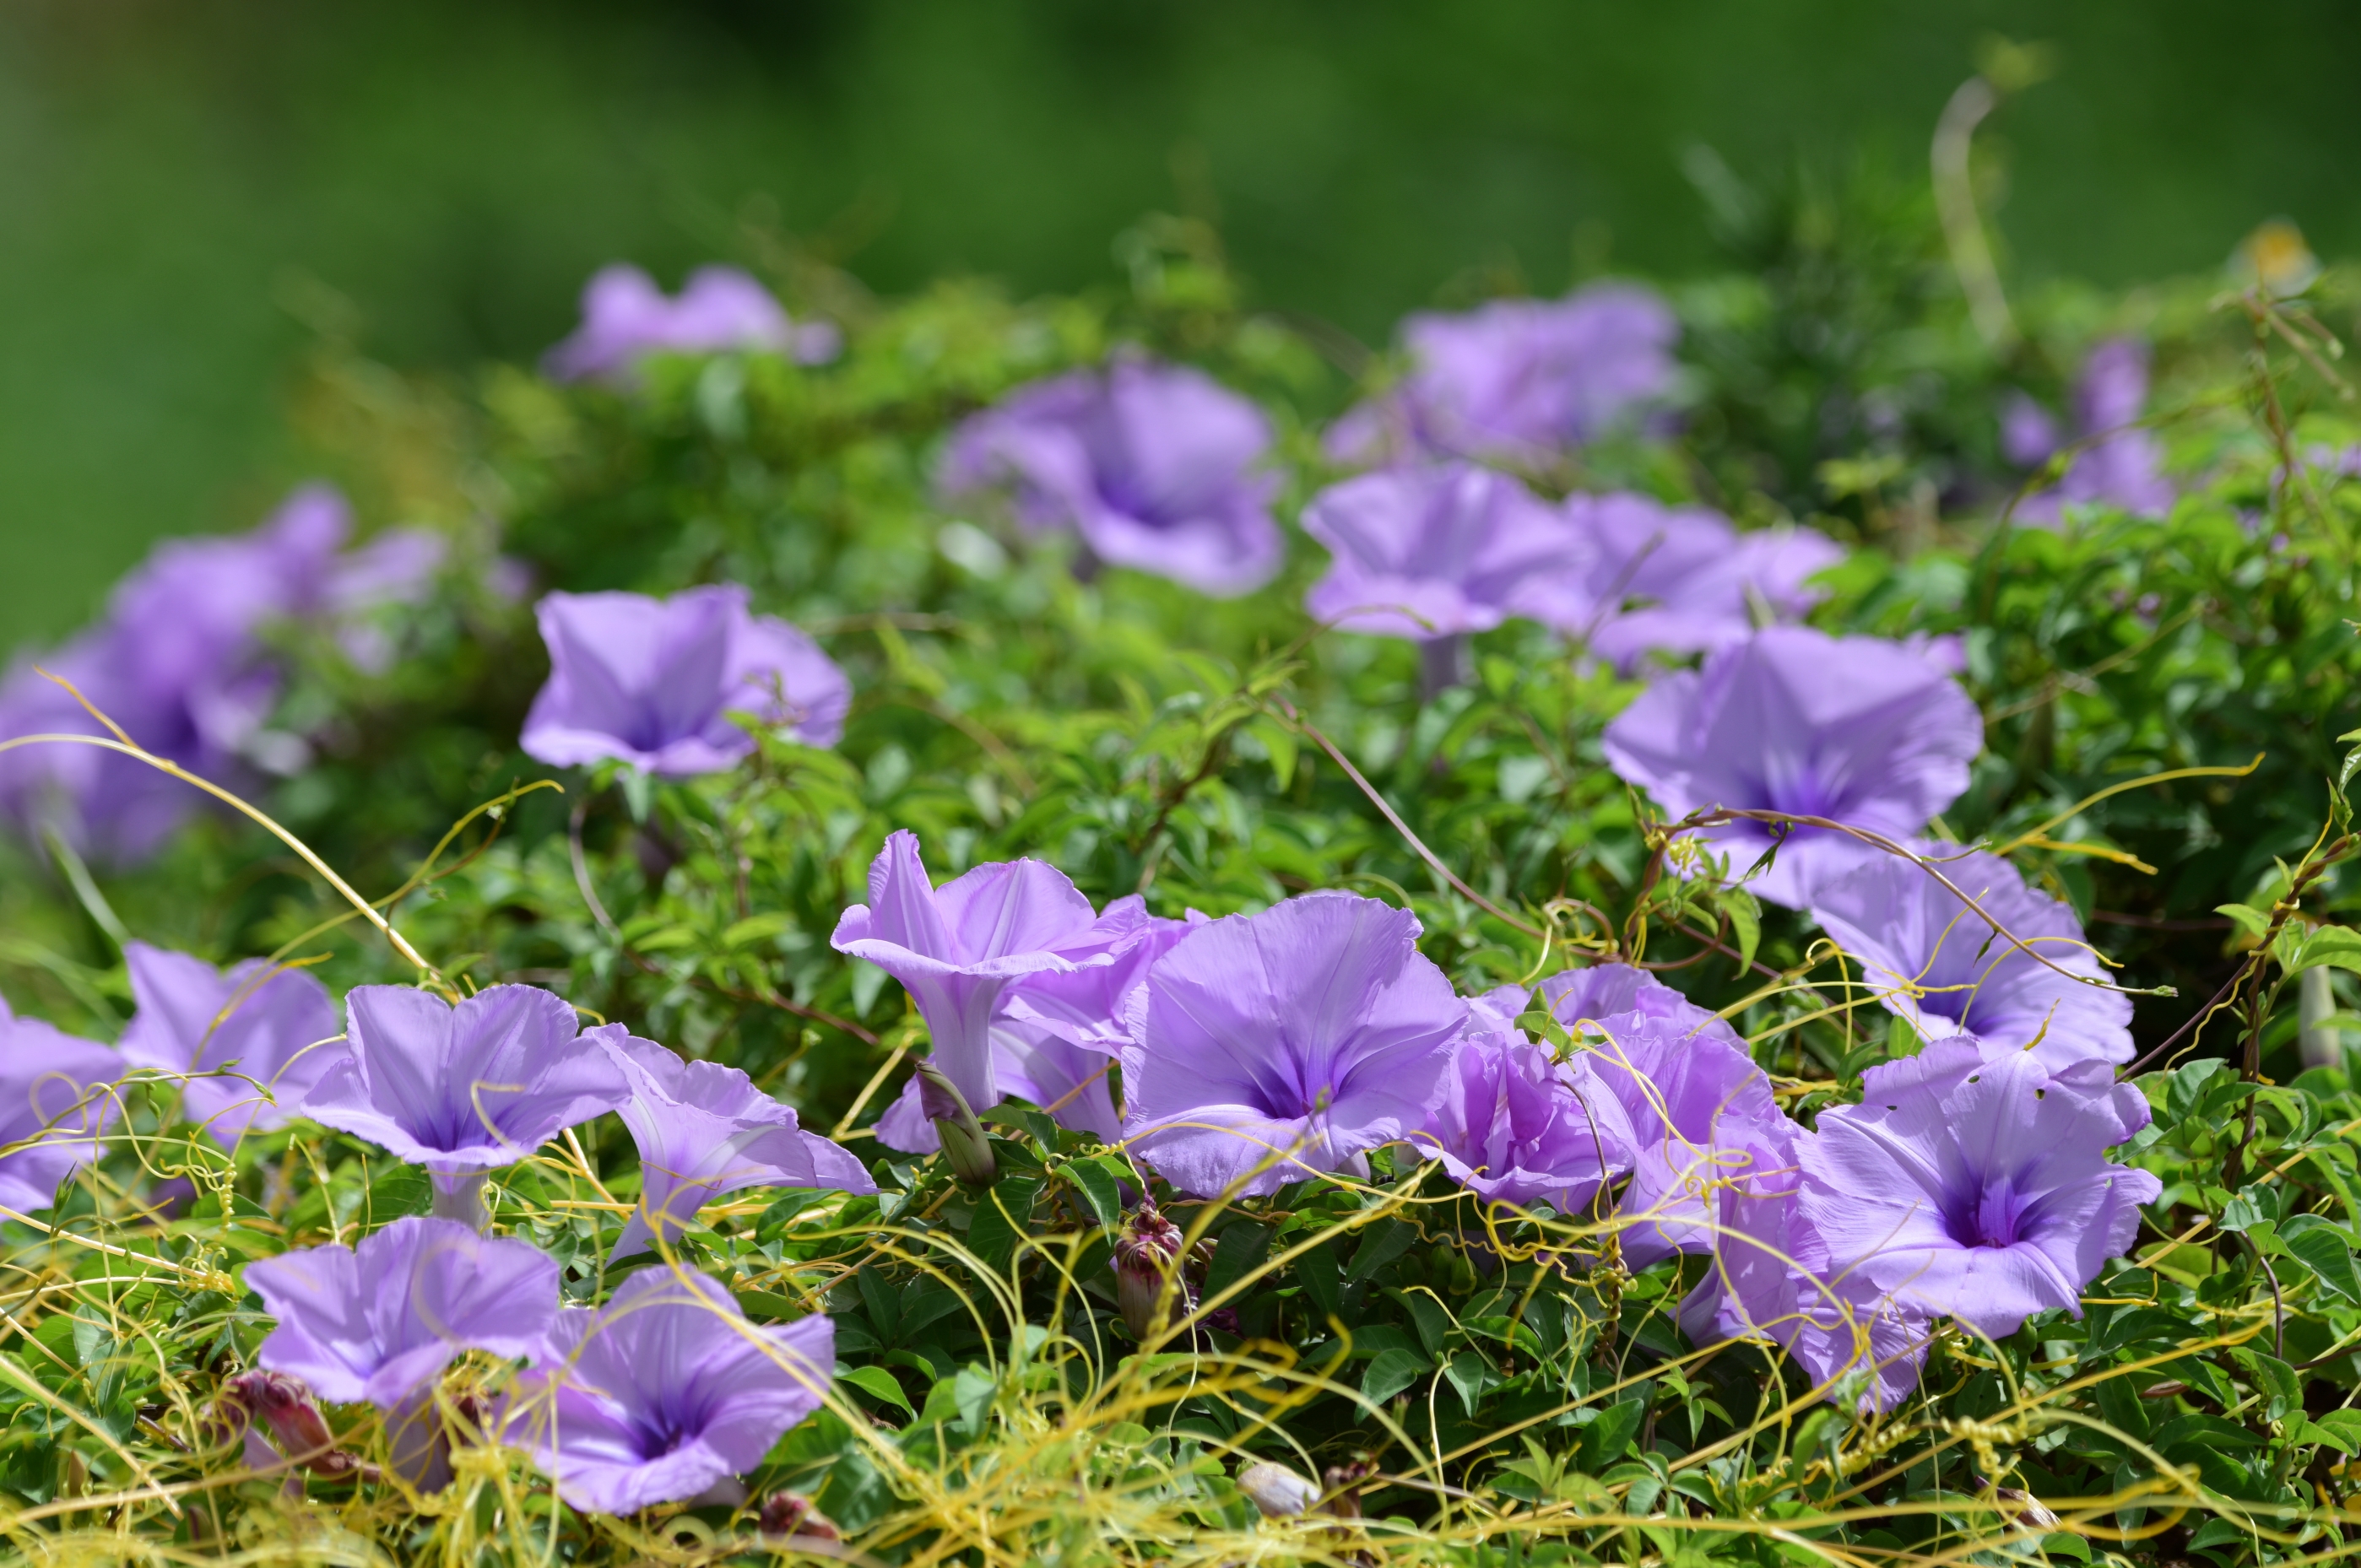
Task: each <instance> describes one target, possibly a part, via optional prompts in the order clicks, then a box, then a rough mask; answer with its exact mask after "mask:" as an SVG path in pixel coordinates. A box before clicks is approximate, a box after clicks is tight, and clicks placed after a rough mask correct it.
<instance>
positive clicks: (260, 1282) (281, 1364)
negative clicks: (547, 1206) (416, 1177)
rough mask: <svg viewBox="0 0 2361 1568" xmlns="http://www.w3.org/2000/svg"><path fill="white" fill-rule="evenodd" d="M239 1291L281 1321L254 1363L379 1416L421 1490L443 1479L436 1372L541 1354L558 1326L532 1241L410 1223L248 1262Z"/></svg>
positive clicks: (398, 1460)
mask: <svg viewBox="0 0 2361 1568" xmlns="http://www.w3.org/2000/svg"><path fill="white" fill-rule="evenodd" d="M246 1284H247V1288H248V1289H251V1290H254V1291H256V1292H257V1293H258V1294H259V1295H260V1296H261V1297H262V1301H263V1306H264V1307H265V1308H266V1309H267V1310H269V1313H270V1315H271V1316H272V1317H274V1318H276V1319H278V1320H279V1326H278V1327H277V1328H275V1329H273V1330H272V1331H271V1332H270V1334H269V1337H268V1338H266V1339H265V1340H264V1341H263V1342H262V1348H261V1349H260V1350H259V1351H258V1352H257V1353H256V1360H257V1361H258V1362H259V1363H260V1364H261V1365H264V1366H266V1367H269V1369H271V1370H272V1371H274V1372H278V1373H283V1374H288V1375H290V1376H295V1377H300V1378H302V1380H303V1381H304V1382H305V1383H308V1384H310V1385H311V1387H313V1389H314V1390H316V1391H317V1392H318V1393H319V1394H320V1396H321V1397H322V1398H327V1399H333V1400H335V1401H337V1402H339V1403H344V1404H353V1403H358V1402H360V1401H363V1400H366V1401H368V1403H370V1404H372V1405H375V1406H376V1407H377V1408H378V1409H380V1410H382V1411H384V1412H385V1413H386V1431H387V1432H388V1433H389V1435H390V1438H391V1441H392V1446H393V1459H394V1467H395V1469H396V1470H397V1471H398V1472H399V1473H400V1474H401V1475H403V1476H404V1478H406V1479H407V1480H409V1481H410V1483H411V1484H412V1486H417V1487H419V1488H420V1489H421V1490H423V1491H435V1490H439V1489H440V1488H441V1487H442V1486H444V1485H445V1484H446V1483H447V1482H448V1481H449V1479H450V1470H449V1465H448V1461H447V1455H448V1442H447V1439H446V1438H445V1433H444V1429H443V1422H442V1419H441V1414H440V1412H439V1411H438V1410H437V1409H435V1405H434V1385H435V1383H436V1381H437V1380H438V1379H440V1378H441V1376H442V1375H443V1369H444V1367H445V1366H447V1365H450V1363H451V1360H452V1358H453V1357H455V1356H456V1355H457V1354H459V1353H460V1352H462V1351H465V1350H487V1351H489V1352H491V1353H492V1354H494V1355H498V1356H501V1357H504V1358H508V1359H511V1360H513V1359H516V1358H519V1357H540V1356H544V1355H546V1354H548V1343H547V1341H548V1336H549V1333H550V1331H551V1330H552V1329H553V1328H554V1327H555V1324H556V1321H557V1260H556V1259H555V1258H553V1257H551V1256H549V1255H547V1254H545V1253H544V1252H542V1251H541V1250H540V1249H539V1248H537V1247H534V1246H533V1245H530V1244H529V1243H525V1242H521V1241H506V1240H493V1239H491V1238H489V1237H486V1236H479V1235H478V1234H476V1233H475V1232H474V1231H473V1230H471V1229H469V1228H468V1227H467V1226H466V1225H462V1224H456V1223H453V1222H451V1221H449V1220H434V1219H424V1218H421V1217H419V1216H416V1215H412V1216H411V1217H409V1218H406V1219H401V1220H396V1221H395V1222H394V1223H391V1224H390V1225H388V1226H386V1227H385V1229H383V1230H381V1231H379V1232H378V1233H377V1234H375V1235H372V1236H369V1237H368V1238H367V1239H365V1240H364V1241H362V1243H361V1244H360V1245H359V1246H358V1247H346V1246H335V1245H330V1246H316V1247H307V1248H303V1249H301V1250H298V1251H295V1252H290V1253H282V1254H281V1255H279V1256H277V1257H269V1258H264V1259H262V1260H261V1261H259V1262H258V1263H253V1264H249V1265H247V1269H246Z"/></svg>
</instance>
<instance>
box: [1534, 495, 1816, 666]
mask: <svg viewBox="0 0 2361 1568" xmlns="http://www.w3.org/2000/svg"><path fill="white" fill-rule="evenodd" d="M1565 515H1566V518H1567V520H1568V521H1570V522H1571V523H1572V524H1573V527H1574V531H1575V532H1576V535H1577V536H1578V537H1579V538H1580V539H1581V541H1582V543H1583V547H1584V559H1585V562H1586V565H1584V567H1583V569H1582V573H1581V577H1580V581H1579V587H1578V590H1577V591H1576V593H1574V594H1573V595H1571V596H1569V598H1568V600H1567V602H1566V604H1565V606H1564V607H1562V608H1560V609H1556V610H1554V612H1553V614H1552V616H1551V618H1550V619H1551V620H1552V621H1553V623H1554V624H1555V625H1556V626H1557V628H1558V629H1559V630H1562V631H1565V632H1568V633H1570V634H1572V635H1574V636H1576V637H1578V638H1580V639H1581V641H1582V642H1583V644H1584V646H1585V647H1586V648H1587V649H1588V650H1589V651H1590V652H1593V653H1595V654H1597V655H1598V657H1600V658H1602V659H1604V660H1606V661H1607V662H1608V663H1611V664H1613V665H1615V666H1616V667H1617V668H1618V669H1621V670H1625V671H1629V670H1631V669H1632V668H1634V667H1635V666H1636V665H1638V664H1639V663H1640V662H1641V661H1642V659H1643V658H1645V657H1646V656H1647V655H1649V654H1651V653H1656V654H1662V655H1665V656H1667V657H1673V658H1678V657H1681V656H1684V655H1686V654H1690V653H1710V652H1714V651H1715V650H1716V649H1719V648H1727V647H1729V646H1730V645H1731V644H1733V643H1737V642H1743V641H1746V639H1747V638H1748V636H1750V635H1751V634H1752V632H1753V630H1754V629H1755V627H1756V625H1757V624H1758V623H1759V622H1760V621H1761V620H1764V619H1775V620H1797V619H1799V618H1801V617H1802V615H1803V614H1804V612H1805V611H1806V610H1807V609H1810V608H1811V607H1812V606H1813V605H1814V604H1817V602H1818V601H1819V600H1820V598H1821V597H1822V595H1821V593H1820V591H1819V590H1818V589H1817V588H1813V587H1807V586H1806V579H1808V578H1809V577H1810V576H1812V575H1813V574H1814V573H1816V572H1819V571H1822V570H1824V569H1826V568H1827V567H1829V566H1832V565H1835V564H1836V563H1837V562H1839V561H1841V560H1843V559H1844V551H1843V550H1842V549H1841V548H1839V546H1838V545H1837V543H1836V542H1835V541H1833V540H1831V539H1829V538H1828V536H1827V535H1826V534H1823V533H1819V532H1815V531H1814V530H1812V529H1808V528H1777V529H1764V530H1760V531H1757V532H1748V533H1741V532H1738V530H1737V529H1735V528H1733V527H1731V526H1730V520H1729V519H1728V518H1726V517H1724V516H1722V515H1721V514H1720V513H1719V512H1717V511H1708V510H1705V509H1704V508H1702V507H1668V506H1665V505H1664V504H1663V503H1662V502H1660V501H1657V500H1655V499H1652V498H1650V497H1647V496H1642V495H1634V494H1631V493H1630V492H1628V491H1617V492H1615V493H1613V494H1609V495H1582V494H1576V495H1572V496H1568V497H1567V498H1566V499H1565Z"/></svg>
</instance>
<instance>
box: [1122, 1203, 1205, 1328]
mask: <svg viewBox="0 0 2361 1568" xmlns="http://www.w3.org/2000/svg"><path fill="white" fill-rule="evenodd" d="M1180 1241H1181V1235H1180V1226H1178V1225H1176V1224H1174V1223H1172V1222H1171V1221H1170V1220H1168V1219H1166V1218H1165V1217H1164V1216H1163V1214H1162V1213H1161V1212H1159V1211H1158V1209H1157V1207H1156V1205H1155V1204H1154V1203H1152V1202H1148V1201H1146V1200H1142V1201H1141V1202H1140V1205H1139V1207H1138V1208H1137V1209H1135V1210H1133V1211H1132V1212H1131V1214H1130V1216H1129V1217H1128V1218H1127V1219H1126V1220H1125V1221H1124V1225H1123V1229H1122V1231H1121V1232H1119V1233H1118V1234H1116V1236H1115V1305H1116V1307H1117V1308H1118V1309H1120V1310H1121V1311H1122V1313H1123V1322H1124V1326H1125V1327H1126V1328H1127V1329H1129V1330H1130V1331H1131V1333H1132V1337H1133V1338H1134V1339H1142V1340H1144V1339H1146V1338H1147V1337H1148V1333H1149V1332H1150V1331H1151V1330H1152V1329H1153V1328H1154V1326H1155V1321H1156V1304H1157V1303H1158V1302H1159V1300H1161V1299H1163V1297H1164V1291H1165V1288H1166V1282H1167V1281H1168V1280H1171V1279H1172V1277H1173V1265H1174V1263H1175V1262H1176V1261H1177V1260H1178V1259H1179V1258H1180ZM1172 1289H1173V1302H1174V1306H1175V1307H1176V1308H1177V1309H1179V1310H1186V1307H1187V1302H1188V1300H1189V1290H1188V1286H1187V1285H1186V1284H1185V1283H1181V1282H1176V1283H1174V1284H1173V1286H1172Z"/></svg>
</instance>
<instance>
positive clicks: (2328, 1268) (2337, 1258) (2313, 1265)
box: [2279, 1214, 2361, 1302]
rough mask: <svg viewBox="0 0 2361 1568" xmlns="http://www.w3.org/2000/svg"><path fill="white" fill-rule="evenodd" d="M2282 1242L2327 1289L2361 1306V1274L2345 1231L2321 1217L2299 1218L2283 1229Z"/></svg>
mask: <svg viewBox="0 0 2361 1568" xmlns="http://www.w3.org/2000/svg"><path fill="white" fill-rule="evenodd" d="M2307 1220H2309V1221H2310V1222H2311V1223H2310V1224H2306V1223H2304V1222H2305V1221H2307ZM2279 1240H2280V1241H2281V1242H2282V1243H2284V1244H2285V1245H2286V1246H2287V1249H2288V1251H2290V1252H2291V1253H2293V1254H2295V1255H2296V1256H2297V1257H2298V1258H2300V1259H2301V1260H2302V1262H2303V1266H2305V1267H2306V1268H2309V1269H2311V1270H2312V1273H2313V1274H2315V1275H2317V1276H2319V1277H2320V1282H2321V1283H2322V1284H2323V1285H2324V1286H2326V1287H2327V1288H2329V1289H2331V1290H2334V1291H2335V1292H2336V1293H2337V1294H2338V1295H2339V1296H2342V1297H2344V1298H2345V1299H2346V1300H2348V1301H2355V1302H2361V1271H2356V1269H2355V1268H2354V1266H2353V1249H2352V1247H2350V1246H2349V1245H2346V1244H2345V1233H2344V1232H2343V1231H2341V1230H2339V1229H2338V1228H2337V1227H2336V1226H2335V1225H2334V1224H2332V1223H2329V1222H2328V1221H2326V1220H2324V1219H2323V1218H2321V1217H2320V1216H2319V1215H2318V1214H2298V1215H2296V1216H2295V1217H2294V1218H2293V1219H2290V1221H2288V1223H2286V1224H2285V1225H2282V1226H2281V1227H2280V1228H2279Z"/></svg>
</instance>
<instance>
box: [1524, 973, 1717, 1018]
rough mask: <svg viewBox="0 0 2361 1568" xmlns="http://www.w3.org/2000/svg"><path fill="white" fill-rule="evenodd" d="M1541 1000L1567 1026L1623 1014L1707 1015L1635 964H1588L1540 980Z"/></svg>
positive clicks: (1685, 1016)
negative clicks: (1587, 965) (1584, 967)
mask: <svg viewBox="0 0 2361 1568" xmlns="http://www.w3.org/2000/svg"><path fill="white" fill-rule="evenodd" d="M1542 1000H1543V1003H1546V1004H1547V1005H1548V1007H1549V1010H1550V1014H1551V1016H1553V1017H1554V1018H1555V1019H1557V1021H1558V1022H1559V1023H1561V1024H1563V1025H1565V1026H1566V1027H1567V1028H1569V1029H1571V1028H1573V1027H1574V1026H1575V1025H1577V1024H1580V1023H1583V1022H1584V1021H1586V1020H1588V1021H1592V1022H1597V1021H1598V1020H1600V1019H1606V1018H1612V1017H1615V1016H1616V1015H1617V1014H1623V1013H1644V1014H1648V1015H1649V1016H1650V1017H1653V1018H1692V1019H1694V1018H1700V1017H1711V1016H1712V1014H1708V1013H1707V1012H1706V1011H1705V1009H1703V1008H1701V1007H1699V1006H1697V1003H1693V1002H1691V1001H1690V1000H1689V999H1688V998H1687V997H1686V996H1683V995H1682V994H1681V993H1680V992H1677V991H1675V990H1674V989H1673V988H1672V987H1671V986H1669V985H1666V984H1665V983H1664V981H1661V980H1658V979H1657V978H1656V977H1655V976H1654V975H1652V974H1650V973H1649V972H1648V971H1647V970H1643V969H1642V968H1640V967H1639V966H1638V965H1636V964H1592V965H1591V966H1590V967H1589V968H1587V969H1570V970H1561V971H1560V972H1558V973H1556V974H1554V975H1552V976H1550V977H1549V978H1548V979H1547V980H1545V981H1542Z"/></svg>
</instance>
